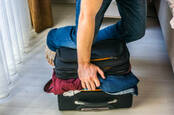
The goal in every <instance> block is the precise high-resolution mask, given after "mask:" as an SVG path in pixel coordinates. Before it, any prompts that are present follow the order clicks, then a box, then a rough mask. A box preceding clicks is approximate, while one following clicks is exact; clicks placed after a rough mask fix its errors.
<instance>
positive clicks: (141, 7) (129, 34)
mask: <svg viewBox="0 0 174 115" xmlns="http://www.w3.org/2000/svg"><path fill="white" fill-rule="evenodd" d="M111 1H112V0H103V4H102V6H101V8H100V10H99V12H98V13H97V15H96V22H95V37H94V42H93V43H95V42H97V41H100V40H105V39H110V38H112V39H113V38H115V39H121V40H124V41H126V42H132V41H135V40H138V39H140V38H141V37H142V36H144V33H145V26H146V0H116V2H117V5H118V9H119V13H120V15H121V20H120V21H119V22H118V23H116V24H113V25H110V26H108V27H106V28H104V29H102V30H100V31H99V29H100V26H101V23H102V21H103V17H104V13H105V11H106V10H107V8H108V6H109V5H110V3H111ZM80 2H81V0H76V25H75V26H67V27H62V28H59V29H53V30H51V31H50V32H49V34H48V37H47V45H48V47H49V48H50V49H51V50H52V51H55V50H56V48H59V47H61V46H64V47H69V48H76V36H77V30H78V28H77V27H78V20H79V13H80Z"/></svg>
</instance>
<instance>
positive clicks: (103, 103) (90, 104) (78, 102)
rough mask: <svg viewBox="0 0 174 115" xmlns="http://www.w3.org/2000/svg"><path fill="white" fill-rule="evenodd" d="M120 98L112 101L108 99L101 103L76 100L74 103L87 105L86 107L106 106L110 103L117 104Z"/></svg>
mask: <svg viewBox="0 0 174 115" xmlns="http://www.w3.org/2000/svg"><path fill="white" fill-rule="evenodd" d="M117 102H118V100H117V99H114V100H112V101H106V102H101V103H93V102H85V101H79V100H78V101H74V103H75V104H76V105H81V106H85V107H106V106H108V105H110V104H115V103H117Z"/></svg>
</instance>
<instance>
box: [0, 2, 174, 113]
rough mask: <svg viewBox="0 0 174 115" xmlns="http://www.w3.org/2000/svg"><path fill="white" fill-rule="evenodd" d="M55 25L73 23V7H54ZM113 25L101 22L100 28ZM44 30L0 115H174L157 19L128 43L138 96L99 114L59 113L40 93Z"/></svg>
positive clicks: (46, 71)
mask: <svg viewBox="0 0 174 115" xmlns="http://www.w3.org/2000/svg"><path fill="white" fill-rule="evenodd" d="M53 10H54V19H55V26H56V27H59V26H64V25H69V24H74V13H75V9H74V7H73V6H62V5H54V6H53ZM113 22H115V20H113V19H105V20H104V26H105V25H108V24H111V23H113ZM47 32H48V30H46V31H44V32H43V33H42V34H39V35H38V37H40V38H42V45H39V46H38V47H37V48H36V49H35V50H33V51H32V52H31V53H30V54H28V55H27V57H26V58H25V61H24V63H23V64H22V65H21V69H20V71H19V73H20V76H21V79H20V81H19V82H18V84H17V85H16V87H15V88H14V89H13V90H12V92H11V95H10V99H9V100H8V101H7V102H6V103H4V104H1V105H0V115H88V114H90V115H96V114H98V115H107V114H108V115H109V114H110V115H112V114H113V115H174V74H173V73H172V69H171V65H170V63H169V60H168V56H167V51H166V47H165V43H164V40H163V37H162V33H161V29H160V26H159V23H158V20H157V19H156V18H154V17H150V18H148V20H147V30H146V35H145V36H144V38H142V39H141V40H139V41H137V42H134V43H131V44H128V46H129V50H130V52H131V63H132V66H133V72H134V73H135V74H136V75H137V76H138V78H139V79H140V83H139V85H138V86H139V96H138V97H134V104H133V107H132V108H129V109H118V110H111V111H102V112H77V111H69V112H60V111H58V107H57V100H56V96H54V95H52V94H46V93H44V92H43V86H44V84H45V83H46V82H47V81H48V80H49V79H50V77H51V72H52V67H51V66H49V65H48V64H47V62H46V59H45V56H44V43H45V37H46V33H47Z"/></svg>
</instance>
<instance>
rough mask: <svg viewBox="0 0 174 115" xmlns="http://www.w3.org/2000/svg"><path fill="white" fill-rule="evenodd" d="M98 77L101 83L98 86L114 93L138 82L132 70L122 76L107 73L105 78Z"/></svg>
mask: <svg viewBox="0 0 174 115" xmlns="http://www.w3.org/2000/svg"><path fill="white" fill-rule="evenodd" d="M106 76H107V75H106ZM98 78H99V80H100V83H101V85H100V87H99V88H100V89H102V91H104V92H108V93H116V92H120V91H123V90H126V89H130V88H133V87H135V86H137V84H138V82H139V79H138V78H137V77H136V76H135V75H134V74H133V73H132V72H130V73H128V74H126V75H122V76H118V75H108V76H107V77H106V79H102V78H101V77H98Z"/></svg>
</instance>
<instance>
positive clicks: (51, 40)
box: [46, 29, 56, 52]
mask: <svg viewBox="0 0 174 115" xmlns="http://www.w3.org/2000/svg"><path fill="white" fill-rule="evenodd" d="M55 31H56V29H52V30H50V31H49V32H48V35H47V40H46V43H47V46H48V48H49V49H50V50H52V51H54V52H55V51H56V48H55V47H54V46H55V45H54V36H55V35H54V34H55Z"/></svg>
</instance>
